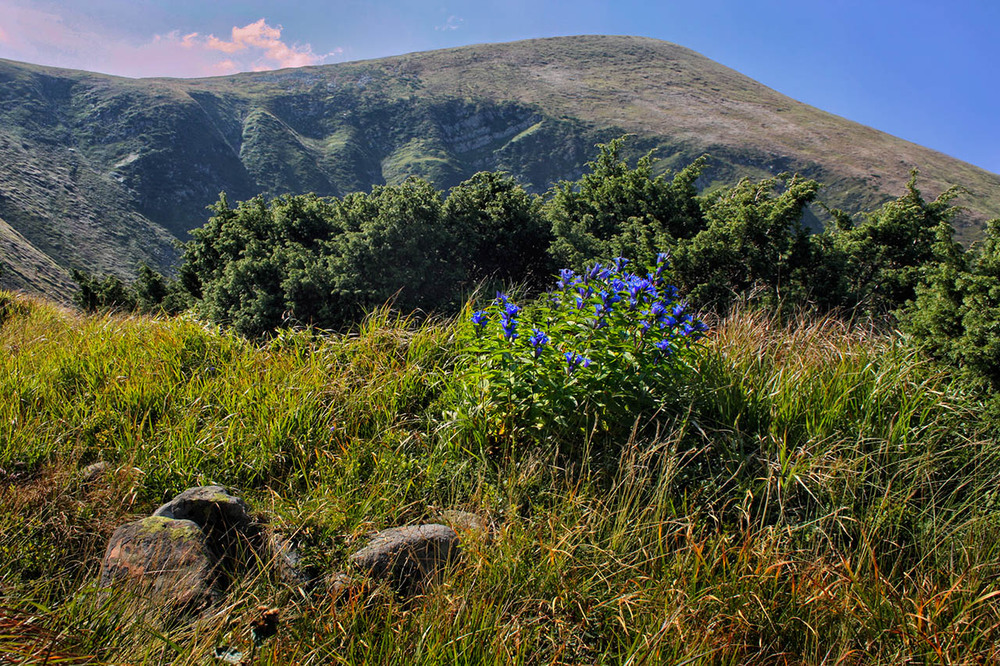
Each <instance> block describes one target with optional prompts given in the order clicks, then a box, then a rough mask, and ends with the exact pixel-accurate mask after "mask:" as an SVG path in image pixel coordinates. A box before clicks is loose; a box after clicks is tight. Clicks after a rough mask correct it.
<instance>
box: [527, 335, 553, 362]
mask: <svg viewBox="0 0 1000 666" xmlns="http://www.w3.org/2000/svg"><path fill="white" fill-rule="evenodd" d="M531 332H532V333H533V334H534V335H532V336H531V337H530V338H528V343H529V344H530V345H531V347H532V349H533V351H534V354H535V358H538V357H539V356H540V355H541V353H542V348H543V347H544V346H545V345H547V344H548V343H549V336H547V335H546V334H545V332H544V331H540V330H538V329H537V328H533V329H531Z"/></svg>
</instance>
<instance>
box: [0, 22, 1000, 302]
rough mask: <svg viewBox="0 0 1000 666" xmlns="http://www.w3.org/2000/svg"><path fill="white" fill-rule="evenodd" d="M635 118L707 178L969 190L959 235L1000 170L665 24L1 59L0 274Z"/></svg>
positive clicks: (551, 165)
mask: <svg viewBox="0 0 1000 666" xmlns="http://www.w3.org/2000/svg"><path fill="white" fill-rule="evenodd" d="M624 133H630V134H634V135H635V137H634V138H633V139H632V141H630V143H629V146H630V150H631V151H633V154H635V155H638V154H641V153H644V152H646V151H647V150H650V149H656V156H657V168H659V169H663V170H665V169H677V168H680V167H683V166H684V165H686V164H688V163H689V162H691V161H692V160H694V159H695V158H696V157H698V156H699V155H701V154H703V153H708V154H709V155H711V157H712V160H711V162H710V165H711V166H710V168H709V169H708V170H707V171H706V172H705V174H704V175H703V176H702V181H701V183H700V185H702V186H703V187H712V186H715V185H718V184H731V183H733V182H735V181H736V180H737V179H738V178H739V177H740V176H744V175H746V176H751V177H758V178H759V177H764V176H766V175H768V174H774V173H778V172H781V171H796V172H799V173H801V174H803V175H805V176H808V177H811V178H815V179H817V180H819V181H820V182H821V183H823V184H824V189H823V190H822V191H821V196H820V198H821V199H822V200H823V201H824V202H825V203H827V204H829V205H831V206H834V207H840V208H844V209H846V210H851V211H859V210H868V209H871V208H873V207H875V206H876V205H878V204H879V203H881V202H882V201H884V200H886V199H888V198H891V197H893V196H897V195H899V194H900V193H902V191H903V187H904V184H905V182H906V180H907V179H908V177H909V172H910V170H911V169H913V168H919V169H920V180H919V185H920V187H922V188H923V189H924V190H925V192H926V194H928V195H930V196H933V195H936V194H937V193H939V192H940V191H942V190H944V189H945V188H947V187H948V186H950V185H953V184H957V185H962V186H964V187H966V188H968V190H969V192H970V193H969V194H968V195H966V196H964V197H963V198H962V199H961V200H960V203H961V204H962V205H964V206H966V207H967V208H968V211H967V213H966V214H964V215H963V217H962V218H961V219H960V220H959V221H958V226H959V238H960V239H961V240H963V241H969V240H973V239H975V238H976V237H977V235H978V233H979V230H980V228H981V225H982V223H983V221H984V220H986V219H988V218H990V217H997V216H1000V176H998V175H997V174H993V173H990V172H987V171H984V170H982V169H979V168H977V167H974V166H972V165H970V164H967V163H964V162H961V161H959V160H956V159H953V158H951V157H948V156H946V155H943V154H941V153H938V152H935V151H933V150H929V149H927V148H923V147H921V146H918V145H915V144H912V143H909V142H907V141H903V140H901V139H898V138H895V137H892V136H890V135H888V134H885V133H882V132H878V131H876V130H874V129H871V128H868V127H865V126H863V125H860V124H857V123H854V122H851V121H848V120H845V119H843V118H839V117H837V116H834V115H831V114H829V113H825V112H823V111H821V110H819V109H816V108H813V107H810V106H807V105H805V104H801V103H799V102H796V101H795V100H793V99H790V98H788V97H786V96H784V95H781V94H780V93H777V92H775V91H774V90H771V89H769V88H767V87H766V86H763V85H761V84H759V83H757V82H755V81H753V80H751V79H749V78H747V77H745V76H743V75H741V74H739V73H738V72H735V71H733V70H731V69H728V68H726V67H724V66H722V65H719V64H718V63H715V62H713V61H711V60H709V59H707V58H705V57H703V56H700V55H698V54H697V53H694V52H693V51H690V50H688V49H685V48H683V47H680V46H676V45H674V44H670V43H667V42H662V41H658V40H653V39H646V38H640V37H607V36H584V37H560V38H551V39H538V40H529V41H522V42H514V43H509V44H489V45H479V46H467V47H461V48H456V49H447V50H442V51H432V52H426V53H413V54H409V55H403V56H398V57H391V58H382V59H379V60H368V61H361V62H353V63H343V64H337V65H323V66H317V67H303V68H298V69H287V70H279V71H271V72H257V73H244V74H237V75H233V76H226V77H216V78H206V79H168V78H159V79H127V78H121V77H114V76H106V75H101V74H93V73H88V72H79V71H72V70H65V69H57V68H50V67H42V66H37V65H29V64H23V63H17V62H11V61H6V60H0V259H2V263H3V268H2V270H3V276H2V277H0V286H8V287H18V288H25V289H29V290H34V291H41V292H45V293H47V294H49V295H51V296H55V297H63V298H65V297H66V296H67V295H68V294H69V293H70V292H71V291H72V289H73V285H72V281H71V280H70V278H69V270H70V269H72V268H74V267H79V268H83V269H86V270H88V271H91V272H95V273H115V274H118V275H121V276H123V277H129V276H131V275H133V274H134V270H135V266H136V264H137V263H138V262H139V261H147V262H149V263H151V264H153V265H154V266H157V267H160V268H161V269H169V268H170V267H171V265H172V264H173V262H175V261H176V258H177V249H176V246H175V243H176V241H177V240H184V239H186V238H187V237H188V232H189V231H190V230H191V229H193V228H195V227H198V226H200V225H202V224H203V223H204V222H205V220H206V218H207V215H208V213H207V212H206V210H205V207H206V206H207V205H208V204H210V203H212V202H214V201H215V200H217V198H218V194H219V192H220V191H225V192H226V193H227V195H228V197H229V200H230V201H236V200H240V199H245V198H249V197H251V196H254V195H256V194H258V193H265V194H267V195H278V194H282V193H286V192H306V191H313V192H316V193H318V194H323V195H342V194H345V193H347V192H351V191H356V190H366V189H368V188H370V187H371V186H372V185H375V184H382V183H398V182H400V181H402V180H403V179H405V178H406V177H407V176H409V175H418V176H423V177H425V178H428V179H429V180H431V181H432V182H434V183H435V184H436V185H437V186H439V187H442V188H443V187H449V186H452V185H454V184H456V183H458V182H460V181H462V180H463V179H465V178H467V177H469V176H470V175H472V174H473V173H475V172H476V171H480V170H484V169H503V170H506V171H510V172H511V173H513V174H515V175H516V176H518V177H519V178H521V179H522V180H523V181H524V182H525V183H526V184H527V185H529V186H530V188H531V189H533V190H534V191H539V192H540V191H544V190H545V189H546V188H547V187H548V186H549V185H550V184H551V183H553V182H555V181H558V180H560V179H572V178H576V177H578V176H579V175H580V174H581V173H582V171H583V168H584V163H585V162H586V161H587V160H589V159H591V158H592V157H593V156H594V154H595V149H594V144H595V143H598V142H600V141H606V140H608V139H610V138H613V137H615V136H619V135H621V134H624Z"/></svg>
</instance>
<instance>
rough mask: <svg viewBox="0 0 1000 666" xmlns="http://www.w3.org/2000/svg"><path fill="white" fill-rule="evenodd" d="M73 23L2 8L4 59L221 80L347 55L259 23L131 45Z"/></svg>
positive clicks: (176, 34)
mask: <svg viewBox="0 0 1000 666" xmlns="http://www.w3.org/2000/svg"><path fill="white" fill-rule="evenodd" d="M76 25H78V22H76V21H74V20H72V17H66V18H64V17H63V16H61V15H58V14H53V13H49V12H43V11H39V10H35V9H26V8H23V7H13V6H9V5H6V4H4V5H3V6H0V57H4V58H12V59H15V60H26V61H29V62H35V63H40V64H47V65H56V66H60V67H72V68H75V69H87V70H91V71H98V72H105V73H108V74H118V75H121V76H137V77H138V76H174V77H192V76H217V75H220V74H232V73H235V72H245V71H263V70H269V69H278V68H283V67H302V66H305V65H319V64H322V63H324V62H326V61H328V60H329V59H330V58H332V57H334V56H337V55H339V54H341V53H342V52H343V49H340V48H337V49H334V50H333V51H331V52H329V53H323V54H317V53H314V52H313V49H312V46H311V45H309V44H289V43H287V42H285V41H283V40H282V38H281V33H282V27H281V26H280V25H279V26H271V25H268V24H267V21H266V20H265V19H263V18H262V19H260V20H258V21H254V22H253V23H249V24H247V25H244V26H242V27H241V26H233V28H232V30H231V32H230V35H228V38H225V37H224V38H219V37H216V36H215V35H213V34H207V35H205V34H202V33H199V32H188V33H185V34H181V33H180V32H179V31H176V30H175V31H171V32H166V33H163V34H157V35H154V36H153V37H152V38H150V39H148V40H146V41H140V42H135V41H130V40H126V39H124V38H115V37H112V36H109V35H102V34H97V33H95V32H92V31H87V30H84V29H81V28H78V27H75V26H76Z"/></svg>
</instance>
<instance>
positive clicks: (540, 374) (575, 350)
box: [469, 254, 707, 432]
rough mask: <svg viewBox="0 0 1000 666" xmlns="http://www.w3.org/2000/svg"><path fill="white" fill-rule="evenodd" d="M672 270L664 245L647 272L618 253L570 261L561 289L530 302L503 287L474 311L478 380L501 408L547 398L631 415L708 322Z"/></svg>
mask: <svg viewBox="0 0 1000 666" xmlns="http://www.w3.org/2000/svg"><path fill="white" fill-rule="evenodd" d="M667 270H668V261H667V256H666V255H664V254H661V255H660V256H659V257H657V261H656V264H655V265H654V266H653V267H651V268H650V269H649V270H648V271H647V272H644V273H642V274H639V273H634V272H631V271H630V270H629V262H628V260H626V259H623V258H617V259H614V260H612V261H611V262H609V263H607V264H600V263H598V264H594V265H593V266H590V267H588V268H587V269H586V270H584V271H582V272H579V273H577V272H576V271H573V270H571V269H563V270H561V271H560V272H559V275H558V278H557V280H556V286H555V289H553V290H552V291H550V292H548V294H546V295H545V296H543V297H542V298H539V299H537V300H535V301H534V302H532V303H529V304H526V305H525V306H524V307H523V308H522V307H521V306H519V305H517V304H515V303H514V302H513V300H512V299H511V298H510V297H509V296H508V295H506V294H503V293H498V294H497V296H496V299H495V300H494V301H493V302H492V303H491V304H490V305H488V306H487V307H486V308H484V309H483V310H479V311H476V312H474V313H473V314H472V315H471V324H472V326H471V330H472V332H473V335H472V337H471V339H470V340H469V351H471V352H472V355H471V357H472V358H473V359H474V365H473V366H472V368H471V369H470V370H469V372H470V373H471V375H472V376H471V377H470V384H472V385H476V386H480V387H486V388H487V391H488V392H489V398H488V399H489V400H493V401H495V404H494V407H495V408H496V409H498V410H501V411H503V410H511V409H515V410H516V408H515V406H516V405H518V404H521V408H520V409H521V411H520V413H521V414H522V415H524V414H536V415H537V414H538V413H539V410H538V409H535V408H534V407H532V405H535V404H543V405H546V406H547V407H546V409H550V410H551V409H558V410H561V411H563V412H566V413H569V414H578V415H580V418H584V416H583V415H584V414H585V413H586V409H600V410H601V411H602V413H604V414H606V415H607V414H608V413H609V412H610V413H611V414H610V416H611V417H613V418H618V419H619V420H620V421H622V422H624V420H628V421H629V422H630V423H631V422H632V421H633V420H634V418H635V414H637V413H639V412H640V411H641V410H643V409H646V408H647V407H649V408H652V407H655V405H656V404H658V402H657V401H658V400H660V399H661V397H662V395H664V391H665V390H666V387H668V386H669V385H671V384H672V383H675V382H676V380H677V377H678V376H680V374H681V373H682V372H683V368H684V367H685V363H686V362H687V361H686V359H687V358H688V355H689V354H690V353H692V351H691V350H692V343H693V342H695V341H696V340H698V339H699V338H700V337H702V336H703V335H704V334H705V332H706V330H707V328H706V326H705V325H704V324H703V323H702V322H701V321H700V320H698V319H697V318H695V316H694V315H693V313H692V312H691V311H690V308H689V307H688V304H687V303H686V302H684V301H682V300H680V299H679V298H678V294H677V290H676V289H675V288H674V287H672V286H670V285H669V284H667V283H666V280H665V274H666V271H667ZM522 330H523V331H528V330H530V331H531V334H530V335H528V334H524V335H523V336H522V335H520V331H522ZM484 380H485V381H484ZM658 396H660V397H658ZM585 406H589V407H585ZM581 408H582V409H581ZM504 413H507V412H504ZM509 416H510V414H508V417H509ZM505 418H506V417H505ZM532 418H541V417H538V416H534V417H532ZM532 427H536V428H541V427H543V425H542V424H540V423H534V424H533V425H532ZM509 428H510V425H509V424H508V425H507V426H504V431H505V432H510V430H509Z"/></svg>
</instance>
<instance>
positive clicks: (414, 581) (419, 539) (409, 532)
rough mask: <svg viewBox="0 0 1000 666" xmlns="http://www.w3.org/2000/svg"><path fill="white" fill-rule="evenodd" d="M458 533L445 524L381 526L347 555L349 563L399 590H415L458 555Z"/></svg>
mask: <svg viewBox="0 0 1000 666" xmlns="http://www.w3.org/2000/svg"><path fill="white" fill-rule="evenodd" d="M460 552H461V550H460V547H459V543H458V535H457V534H456V533H455V530H453V529H451V528H450V527H448V526H447V525H433V524H432V525H415V526H411V527H395V528H392V529H387V530H382V531H381V532H379V533H378V534H376V535H375V536H373V537H372V538H371V540H370V541H369V542H368V545H367V546H365V547H364V548H362V549H361V550H359V551H358V552H356V553H354V554H353V555H351V563H352V564H353V565H354V566H355V567H357V568H358V569H359V570H360V571H362V572H364V573H365V574H367V575H368V576H370V577H371V578H373V579H376V580H385V581H387V582H388V583H389V584H390V585H391V586H392V587H393V588H395V589H396V591H398V592H400V593H402V594H406V595H409V594H414V593H416V592H419V591H420V590H421V589H422V588H423V587H424V586H425V585H426V584H427V583H428V582H430V581H432V580H434V579H436V578H437V577H439V576H440V575H441V573H442V571H443V570H444V568H445V566H446V565H447V564H448V562H450V561H453V560H455V559H457V558H458V557H459V555H460Z"/></svg>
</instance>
